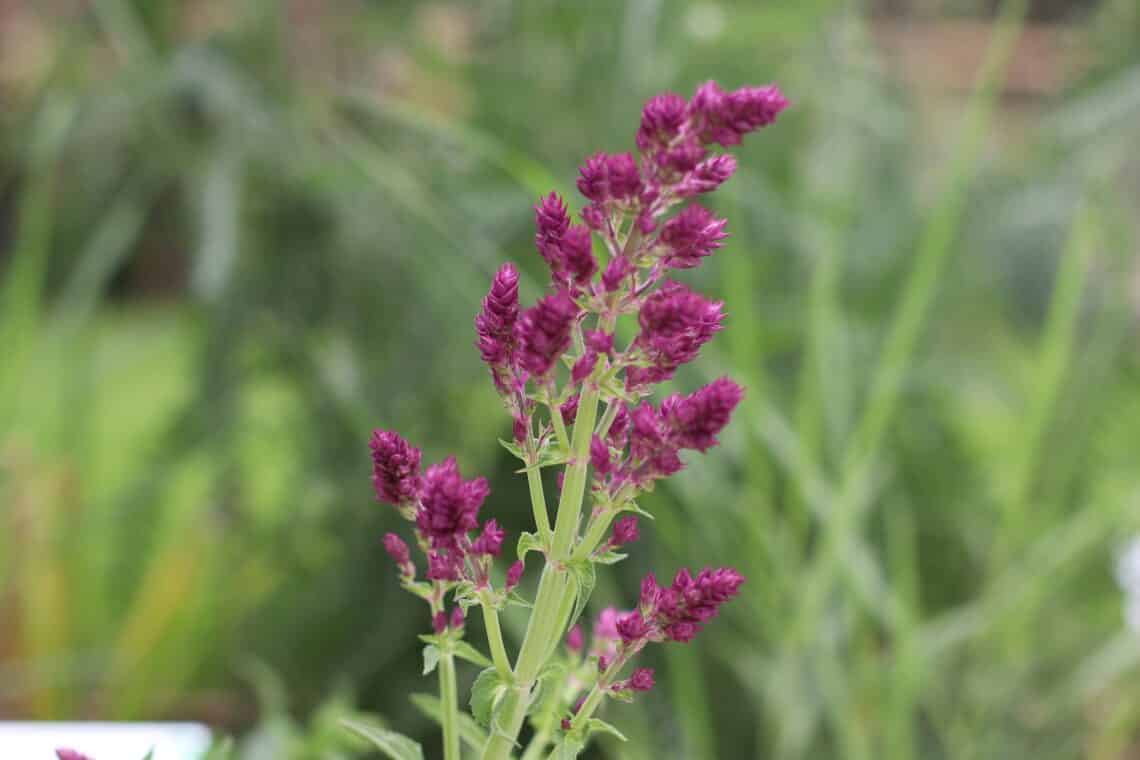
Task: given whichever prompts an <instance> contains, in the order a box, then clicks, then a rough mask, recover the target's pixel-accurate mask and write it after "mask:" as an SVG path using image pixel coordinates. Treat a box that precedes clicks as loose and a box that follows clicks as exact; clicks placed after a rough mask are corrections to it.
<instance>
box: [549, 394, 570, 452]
mask: <svg viewBox="0 0 1140 760" xmlns="http://www.w3.org/2000/svg"><path fill="white" fill-rule="evenodd" d="M547 406H548V408H549V409H550V421H551V422H552V423H553V424H554V434H555V435H557V436H558V445H559V446H561V447H562V448H563V450H567V451H568V450H569V449H570V436H569V435H568V434H567V432H566V423H565V422H563V421H562V410H561V409H559V408H558V405H557V404H548V405H547Z"/></svg>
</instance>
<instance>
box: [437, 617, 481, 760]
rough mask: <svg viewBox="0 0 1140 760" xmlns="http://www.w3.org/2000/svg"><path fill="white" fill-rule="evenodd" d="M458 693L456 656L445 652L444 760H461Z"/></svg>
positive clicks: (442, 703)
mask: <svg viewBox="0 0 1140 760" xmlns="http://www.w3.org/2000/svg"><path fill="white" fill-rule="evenodd" d="M484 609H486V608H484ZM457 692H458V689H457V688H456V686H455V655H453V654H452V653H451V652H444V653H443V654H441V655H440V657H439V702H440V713H441V716H440V717H441V720H440V725H441V726H442V727H443V758H444V760H460V755H459V708H458V707H457V706H456V695H457Z"/></svg>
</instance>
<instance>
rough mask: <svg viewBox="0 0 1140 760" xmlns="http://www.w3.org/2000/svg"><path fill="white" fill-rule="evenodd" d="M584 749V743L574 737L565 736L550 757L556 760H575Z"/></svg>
mask: <svg viewBox="0 0 1140 760" xmlns="http://www.w3.org/2000/svg"><path fill="white" fill-rule="evenodd" d="M585 748H586V742H584V741H582V740H581V739H579V738H577V737H576V736H566V737H564V738H563V739H562V741H560V742H559V743H558V746H557V747H555V748H554V753H553V754H552V755H551V757H552V758H557V759H558V760H577V757H578V755H579V754H581V752H582V750H584V749H585Z"/></svg>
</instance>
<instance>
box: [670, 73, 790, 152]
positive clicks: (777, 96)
mask: <svg viewBox="0 0 1140 760" xmlns="http://www.w3.org/2000/svg"><path fill="white" fill-rule="evenodd" d="M787 107H788V101H787V99H786V98H785V97H784V95H783V93H781V92H780V88H778V87H776V86H775V85H768V86H766V87H741V88H740V89H739V90H734V91H733V92H725V91H724V90H722V89H721V88H720V85H718V84H717V83H716V82H705V83H704V84H703V85H701V86H700V87H698V88H697V91H696V93H695V94H694V95H693V99H692V100H691V101H689V119H690V122H691V124H692V125H693V129H694V131H695V132H696V133H697V134H699V135H700V137H701V139H702V140H703V141H704V142H706V143H720V144H721V145H724V146H729V145H739V144H740V141H741V138H742V137H744V135H746V134H748V133H749V132H753V131H755V130H757V129H759V128H760V127H766V126H768V125H769V124H771V123H772V122H774V121H775V120H776V117H777V116H779V115H780V112H781V111H783V110H784V109H785V108H787Z"/></svg>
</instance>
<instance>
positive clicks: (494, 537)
mask: <svg viewBox="0 0 1140 760" xmlns="http://www.w3.org/2000/svg"><path fill="white" fill-rule="evenodd" d="M506 537H507V534H506V531H504V530H503V529H502V528H500V527H499V522H498V521H497V520H494V519H491V520H488V521H487V522H485V523H483V532H482V533H481V534H480V535H479V538H477V539H475V542H474V543H472V544H471V553H472V554H485V555H488V556H491V557H498V556H499V553H500V552H501V551H502V549H503V539H505V538H506Z"/></svg>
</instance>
